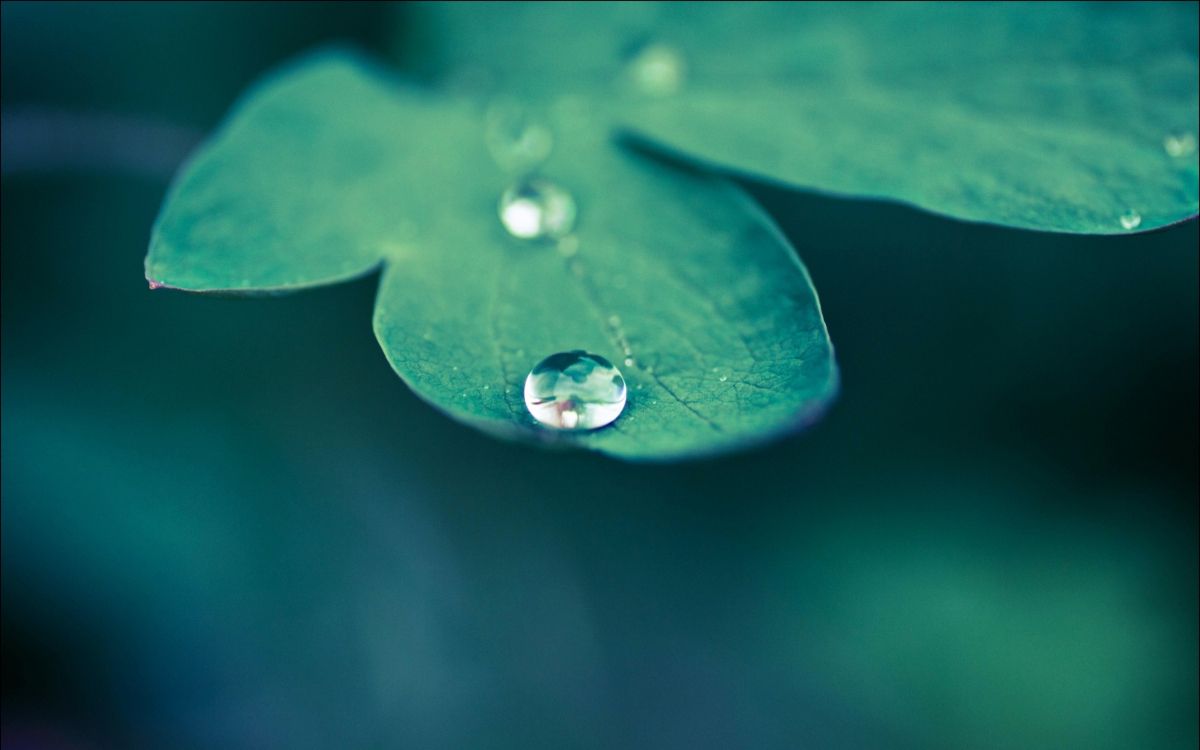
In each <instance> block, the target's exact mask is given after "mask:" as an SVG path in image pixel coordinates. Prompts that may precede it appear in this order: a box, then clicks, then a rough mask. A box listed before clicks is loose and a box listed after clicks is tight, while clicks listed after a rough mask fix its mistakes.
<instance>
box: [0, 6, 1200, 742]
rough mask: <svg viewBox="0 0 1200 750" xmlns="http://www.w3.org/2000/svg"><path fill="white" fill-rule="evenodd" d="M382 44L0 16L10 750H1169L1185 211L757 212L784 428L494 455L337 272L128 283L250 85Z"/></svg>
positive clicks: (880, 207)
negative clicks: (1092, 232)
mask: <svg viewBox="0 0 1200 750" xmlns="http://www.w3.org/2000/svg"><path fill="white" fill-rule="evenodd" d="M403 21H404V16H403V14H401V13H397V12H395V11H394V10H392V9H389V8H387V7H385V6H377V5H342V4H339V5H337V6H334V5H332V4H328V5H327V4H311V5H309V4H304V5H291V4H280V5H270V6H268V5H260V4H219V5H192V4H170V5H158V4H145V5H137V4H117V5H93V4H73V5H60V4H40V3H38V4H17V3H4V5H3V24H2V30H3V46H2V53H3V88H2V104H3V113H4V125H3V142H4V152H3V159H4V174H3V189H2V193H0V196H2V207H0V215H2V216H3V222H2V239H0V245H2V248H3V252H2V263H3V267H2V269H0V279H2V284H3V288H2V295H0V299H2V310H0V312H2V318H0V319H2V343H3V352H2V355H3V359H2V361H3V410H2V413H3V440H2V446H3V472H2V477H3V483H2V490H3V523H2V530H3V547H2V549H3V610H2V611H3V726H2V729H3V747H4V748H5V750H7V749H8V748H14V750H15V749H16V748H21V749H22V750H24V749H25V748H72V749H75V748H108V747H155V748H208V747H223V748H261V747H289V748H291V747H363V748H367V747H379V748H383V747H494V748H509V747H513V748H517V747H559V748H562V747H654V748H673V747H679V748H684V747H686V748H697V747H712V748H729V747H746V748H763V747H789V748H791V747H848V748H849V747H854V748H862V747H891V748H908V747H913V748H917V747H934V748H976V747H978V748H993V747H994V748H1035V747H1046V748H1063V747H1088V748H1128V747H1139V748H1179V747H1194V746H1196V744H1197V699H1198V696H1197V575H1198V572H1197V542H1196V535H1197V507H1196V506H1197V503H1196V501H1197V452H1198V451H1197V447H1198V446H1197V442H1198V440H1197V409H1198V404H1197V375H1198V372H1197V370H1198V364H1197V347H1198V345H1197V340H1198V330H1197V329H1198V324H1197V320H1198V316H1200V309H1198V294H1197V274H1198V268H1197V251H1196V247H1197V244H1198V237H1197V234H1198V233H1197V223H1196V222H1195V221H1191V222H1187V223H1185V224H1182V225H1178V226H1174V227H1170V228H1167V229H1164V230H1160V231H1155V232H1149V233H1144V234H1135V235H1129V236H1120V237H1085V236H1063V235H1048V234H1037V233H1028V232H1020V231H1014V230H1007V229H1002V228H997V227H990V226H979V225H972V224H965V223H961V222H956V221H953V220H949V219H945V218H942V217H937V216H932V215H928V214H925V213H921V212H918V211H916V210H913V209H910V208H906V207H903V206H896V205H890V204H880V203H872V202H865V201H848V200H839V199H832V198H827V197H822V196H816V195H810V194H799V193H787V192H781V191H777V190H773V189H767V188H759V187H755V188H753V189H754V190H755V192H756V194H757V195H758V196H759V197H760V198H761V200H762V201H763V202H764V204H765V205H766V206H767V208H768V210H769V211H770V213H771V215H772V216H774V217H775V219H776V220H777V221H778V222H779V223H780V225H781V226H782V227H783V229H784V231H785V233H786V234H787V236H788V237H789V239H790V240H791V241H792V243H793V244H794V245H795V247H796V249H797V251H798V252H799V254H800V256H801V258H802V259H803V260H804V262H805V263H806V265H807V266H808V268H809V270H810V271H811V273H812V276H813V279H814V282H815V284H816V287H817V290H818V292H819V293H820V295H821V299H822V303H823V306H824V310H825V315H826V319H827V322H828V325H829V329H830V333H831V336H832V339H833V341H834V345H835V347H836V350H837V355H838V358H839V362H840V366H841V370H842V377H843V392H842V395H841V397H840V399H839V401H838V403H837V404H836V405H835V407H834V408H833V410H832V411H831V412H830V414H829V415H828V417H827V418H826V419H825V420H824V421H823V422H821V423H819V424H817V425H816V426H815V427H814V428H813V429H811V430H810V431H809V432H807V433H805V434H803V435H799V436H796V437H793V438H791V439H788V440H784V441H782V442H779V443H776V444H774V445H771V446H769V447H767V448H765V449H760V450H756V451H754V452H750V453H745V454H742V455H735V456H730V457H725V458H720V459H715V460H707V461H703V462H694V463H685V464H678V465H668V466H653V465H650V466H643V465H630V464H624V463H618V462H615V461H612V460H607V459H604V458H601V457H596V456H589V455H576V454H566V453H547V452H540V451H537V450H534V449H531V448H529V447H527V446H521V445H510V444H505V443H501V442H497V441H495V440H492V439H490V438H487V437H485V436H483V435H481V434H478V433H476V432H474V431H472V430H470V429H469V428H467V427H464V426H462V425H459V424H457V423H455V422H453V421H451V420H449V419H447V418H445V417H444V416H442V415H440V414H438V413H437V412H435V411H434V410H433V409H432V408H430V407H428V406H427V405H425V404H424V403H422V402H420V401H419V400H418V399H417V398H416V397H415V396H413V395H412V394H411V393H410V392H409V391H408V390H407V389H406V388H405V387H404V385H403V384H402V383H401V382H400V381H399V380H398V379H397V378H396V377H395V375H394V374H393V372H392V370H391V369H390V367H389V366H388V364H387V362H386V360H385V358H384V357H383V355H382V353H381V352H380V351H379V347H378V345H377V344H376V342H375V340H374V337H373V335H372V333H371V326H370V316H371V307H372V303H373V296H374V288H375V283H376V279H375V278H374V277H371V278H368V279H364V280H361V281H358V282H354V283H351V284H346V285H341V286H337V287H331V288H327V289H322V290H317V291H313V292H308V293H303V294H298V295H294V296H288V297H280V298H274V299H262V300H252V301H247V300H230V299H212V298H204V297H199V296H190V295H184V294H177V293H170V292H164V291H155V292H151V291H149V290H148V289H147V288H146V283H145V281H144V279H143V278H142V259H143V256H144V253H145V249H146V243H147V239H148V235H149V228H150V225H151V223H152V221H153V219H154V217H155V214H156V212H157V210H158V207H159V203H160V201H161V199H162V196H163V192H164V190H165V187H166V184H167V181H168V180H169V178H170V174H171V171H172V165H173V163H174V161H175V160H177V159H178V158H180V157H182V155H183V153H184V151H183V149H184V148H185V147H186V146H187V145H188V144H189V143H191V142H193V140H194V138H196V137H199V136H200V135H201V134H203V133H204V132H206V131H207V130H209V129H210V128H212V127H213V125H214V124H215V123H216V122H217V121H218V120H219V118H220V116H221V114H222V113H223V112H224V111H225V110H226V109H227V107H228V106H229V104H230V103H231V102H232V101H233V100H234V98H236V96H237V95H238V93H239V92H240V91H241V90H242V89H243V88H244V87H245V86H246V85H247V84H248V83H249V82H250V81H251V80H253V78H254V77H255V76H257V75H258V74H260V73H261V72H262V71H263V70H265V69H267V68H269V67H270V66H272V65H274V64H275V63H277V62H279V61H281V60H283V59H285V58H286V57H288V56H289V55H291V54H294V53H296V52H299V51H301V50H304V49H306V48H308V47H309V46H311V45H312V44H315V43H318V42H320V41H324V40H327V39H335V38H336V39H342V40H352V41H354V42H355V43H358V44H360V45H363V46H366V47H367V48H369V49H373V50H375V51H376V52H377V53H379V54H391V53H390V52H389V50H388V49H387V44H386V40H387V39H389V38H394V37H398V38H408V37H412V36H413V34H412V32H411V31H410V32H408V33H407V34H398V35H397V34H395V33H394V28H395V26H396V25H397V24H403ZM417 36H419V35H417ZM47 144H48V145H47ZM97 149H99V150H100V151H102V153H98V152H97ZM149 152H153V153H152V156H153V157H154V158H149V157H147V153H149ZM64 155H65V156H64ZM752 187H753V186H752Z"/></svg>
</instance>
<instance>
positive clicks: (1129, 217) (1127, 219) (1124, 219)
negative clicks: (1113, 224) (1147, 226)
mask: <svg viewBox="0 0 1200 750" xmlns="http://www.w3.org/2000/svg"><path fill="white" fill-rule="evenodd" d="M1141 225H1142V215H1141V214H1139V213H1138V212H1137V211H1134V210H1133V209H1129V210H1128V211H1126V212H1125V213H1123V214H1121V226H1122V227H1124V228H1125V229H1137V228H1138V227H1139V226H1141Z"/></svg>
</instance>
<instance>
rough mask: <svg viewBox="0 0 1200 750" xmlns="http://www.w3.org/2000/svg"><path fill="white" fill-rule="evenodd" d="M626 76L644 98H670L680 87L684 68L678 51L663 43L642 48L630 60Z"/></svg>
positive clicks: (685, 70) (685, 69)
mask: <svg viewBox="0 0 1200 750" xmlns="http://www.w3.org/2000/svg"><path fill="white" fill-rule="evenodd" d="M626 74H627V75H628V76H629V80H630V82H631V83H632V84H633V87H634V88H635V89H637V91H638V92H639V93H641V94H645V95H646V96H669V95H671V94H674V93H675V92H677V91H679V89H680V88H682V87H683V82H684V79H685V78H686V77H687V65H686V63H685V62H684V60H683V55H682V54H680V52H679V50H677V49H676V48H674V47H672V46H671V45H669V44H664V43H662V42H651V43H648V44H644V45H642V46H641V47H640V48H638V50H637V51H636V52H635V53H634V55H633V58H632V59H631V60H630V61H629V66H628V68H627V71H626Z"/></svg>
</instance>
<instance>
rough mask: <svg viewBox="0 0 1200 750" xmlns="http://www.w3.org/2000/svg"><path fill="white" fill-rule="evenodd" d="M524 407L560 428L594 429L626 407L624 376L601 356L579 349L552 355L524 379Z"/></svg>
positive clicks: (613, 417)
mask: <svg viewBox="0 0 1200 750" xmlns="http://www.w3.org/2000/svg"><path fill="white" fill-rule="evenodd" d="M525 407H526V408H527V409H529V413H530V414H532V415H533V418H534V419H536V420H537V421H539V422H541V423H542V424H544V425H546V426H547V427H553V428H555V429H560V430H594V429H596V428H597V427H603V426H604V425H606V424H609V423H610V422H612V421H613V420H614V419H616V418H617V417H618V416H619V415H620V414H621V410H622V409H624V408H625V378H623V377H622V376H621V371H620V370H618V369H617V368H616V367H614V366H613V364H612V363H611V362H609V361H608V360H607V359H605V358H604V357H601V356H599V355H597V354H590V353H588V352H585V351H583V350H581V349H576V350H573V351H569V352H559V353H558V354H551V355H550V356H549V357H546V358H545V359H543V360H542V361H541V362H538V363H537V365H535V366H534V368H533V369H532V370H530V371H529V375H528V377H526V378H525Z"/></svg>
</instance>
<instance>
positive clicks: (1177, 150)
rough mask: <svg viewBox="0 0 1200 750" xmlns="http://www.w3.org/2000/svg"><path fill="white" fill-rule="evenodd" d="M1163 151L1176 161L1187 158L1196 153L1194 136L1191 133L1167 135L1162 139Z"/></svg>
mask: <svg viewBox="0 0 1200 750" xmlns="http://www.w3.org/2000/svg"><path fill="white" fill-rule="evenodd" d="M1163 150H1164V151H1166V152H1167V155H1168V156H1170V157H1173V158H1176V159H1178V158H1180V157H1183V156H1189V155H1191V154H1193V153H1195V151H1196V136H1194V135H1192V134H1191V133H1168V134H1167V135H1166V136H1165V137H1164V138H1163Z"/></svg>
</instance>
